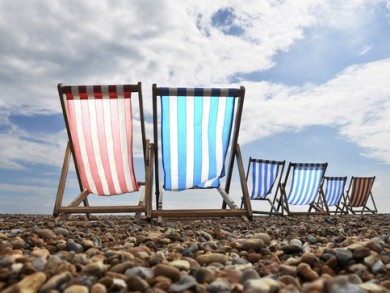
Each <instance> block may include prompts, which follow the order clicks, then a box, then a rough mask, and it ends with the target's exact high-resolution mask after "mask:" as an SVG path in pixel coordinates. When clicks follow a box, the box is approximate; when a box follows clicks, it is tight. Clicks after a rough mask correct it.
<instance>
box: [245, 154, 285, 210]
mask: <svg viewBox="0 0 390 293" xmlns="http://www.w3.org/2000/svg"><path fill="white" fill-rule="evenodd" d="M285 163H286V161H270V160H262V159H254V158H251V157H250V158H249V162H248V169H247V173H246V180H247V181H248V179H249V171H250V169H252V176H251V178H252V193H251V195H250V199H251V200H252V201H254V200H256V201H267V202H268V203H269V204H270V205H271V210H270V211H259V210H253V213H254V214H268V215H272V214H276V215H281V214H282V213H280V212H278V211H277V208H276V207H275V200H276V198H277V196H278V192H279V188H280V181H281V179H282V176H283V171H284V166H285ZM275 185H276V187H275V188H276V190H275V192H274V198H273V201H271V200H270V196H271V193H272V191H273V189H274V186H275ZM242 204H243V202H241V205H242ZM252 209H253V206H252Z"/></svg>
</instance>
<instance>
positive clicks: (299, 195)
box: [287, 164, 324, 205]
mask: <svg viewBox="0 0 390 293" xmlns="http://www.w3.org/2000/svg"><path fill="white" fill-rule="evenodd" d="M323 174H324V168H323V166H322V165H319V164H299V165H296V166H295V167H294V170H293V178H292V185H291V190H290V193H289V195H288V197H287V201H288V203H289V204H292V205H307V204H311V203H313V202H314V201H315V200H316V198H317V196H318V192H319V189H320V186H321V181H322V176H323Z"/></svg>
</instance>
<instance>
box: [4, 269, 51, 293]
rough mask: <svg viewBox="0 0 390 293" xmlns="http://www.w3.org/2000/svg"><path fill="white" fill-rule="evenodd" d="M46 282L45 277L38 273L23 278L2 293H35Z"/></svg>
mask: <svg viewBox="0 0 390 293" xmlns="http://www.w3.org/2000/svg"><path fill="white" fill-rule="evenodd" d="M45 281H46V275H45V274H44V273H41V272H38V273H35V274H32V275H29V276H27V277H25V278H24V279H23V280H21V281H19V282H18V283H16V284H15V285H12V286H11V287H9V288H7V289H5V290H4V291H3V293H16V292H21V293H36V292H38V290H39V289H40V288H41V287H42V285H43V283H45Z"/></svg>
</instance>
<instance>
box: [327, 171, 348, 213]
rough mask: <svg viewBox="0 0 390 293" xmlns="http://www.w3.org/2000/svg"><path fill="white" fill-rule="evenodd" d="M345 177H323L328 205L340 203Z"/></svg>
mask: <svg viewBox="0 0 390 293" xmlns="http://www.w3.org/2000/svg"><path fill="white" fill-rule="evenodd" d="M346 182H347V177H325V199H326V202H327V204H328V206H334V205H337V204H339V203H340V200H341V197H342V196H343V194H344V188H345V183H346Z"/></svg>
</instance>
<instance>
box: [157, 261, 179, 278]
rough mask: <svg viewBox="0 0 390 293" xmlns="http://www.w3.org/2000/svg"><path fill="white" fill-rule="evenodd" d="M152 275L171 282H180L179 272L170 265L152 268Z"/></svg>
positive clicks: (159, 265)
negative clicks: (165, 278) (162, 277)
mask: <svg viewBox="0 0 390 293" xmlns="http://www.w3.org/2000/svg"><path fill="white" fill-rule="evenodd" d="M154 274H155V275H156V276H164V277H167V278H169V279H170V280H172V282H177V281H179V280H180V271H179V270H178V269H177V268H175V267H172V266H170V265H164V264H158V265H156V266H155V267H154Z"/></svg>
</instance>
